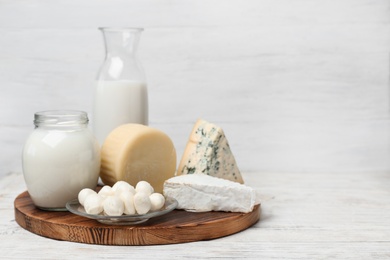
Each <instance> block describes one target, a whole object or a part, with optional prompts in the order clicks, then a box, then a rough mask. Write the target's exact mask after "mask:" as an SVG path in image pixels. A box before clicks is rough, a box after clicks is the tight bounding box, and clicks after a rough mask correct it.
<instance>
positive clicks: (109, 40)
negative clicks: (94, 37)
mask: <svg viewBox="0 0 390 260" xmlns="http://www.w3.org/2000/svg"><path fill="white" fill-rule="evenodd" d="M99 29H100V30H101V32H102V33H103V37H104V43H105V48H106V57H107V58H109V57H112V56H122V58H126V57H127V58H132V57H135V54H136V51H137V47H138V42H139V39H140V35H141V32H142V31H143V29H142V28H99Z"/></svg>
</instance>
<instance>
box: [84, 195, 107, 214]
mask: <svg viewBox="0 0 390 260" xmlns="http://www.w3.org/2000/svg"><path fill="white" fill-rule="evenodd" d="M84 209H85V212H87V213H88V214H94V215H97V214H100V213H102V211H103V199H102V197H100V196H99V195H98V194H96V193H95V194H90V195H89V196H88V197H87V198H86V199H85V201H84Z"/></svg>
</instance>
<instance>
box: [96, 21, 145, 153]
mask: <svg viewBox="0 0 390 260" xmlns="http://www.w3.org/2000/svg"><path fill="white" fill-rule="evenodd" d="M99 29H100V30H101V32H102V33H103V38H104V43H105V52H106V56H105V60H104V62H103V64H102V66H101V68H100V70H99V73H98V76H97V84H96V89H95V98H94V111H93V129H94V133H95V136H96V138H97V139H98V141H99V143H100V145H103V143H104V140H105V138H106V137H107V136H108V134H109V133H110V132H111V131H112V130H113V129H114V128H116V127H117V126H119V125H122V124H126V123H138V124H143V125H147V124H148V91H147V85H146V78H145V74H144V72H143V69H142V67H141V64H140V62H139V61H138V59H137V55H136V54H137V47H138V42H139V39H140V36H141V32H142V31H143V29H142V28H99Z"/></svg>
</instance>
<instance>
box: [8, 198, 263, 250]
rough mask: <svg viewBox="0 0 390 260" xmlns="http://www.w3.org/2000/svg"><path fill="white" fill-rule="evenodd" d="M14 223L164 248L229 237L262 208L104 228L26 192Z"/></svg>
mask: <svg viewBox="0 0 390 260" xmlns="http://www.w3.org/2000/svg"><path fill="white" fill-rule="evenodd" d="M14 207H15V220H16V222H17V223H18V224H19V225H20V226H21V227H23V228H24V229H26V230H28V231H30V232H32V233H35V234H37V235H40V236H44V237H49V238H53V239H58V240H65V241H71V242H80V243H87V244H98V245H163V244H176V243H186V242H194V241H200V240H210V239H215V238H219V237H224V236H228V235H231V234H234V233H237V232H239V231H242V230H244V229H247V228H248V227H250V226H252V225H253V224H255V223H256V222H257V221H258V220H259V219H260V205H256V206H255V208H254V209H253V211H252V212H249V213H231V212H201V213H193V212H187V211H184V210H174V211H172V212H170V213H168V214H166V215H163V216H160V217H156V218H152V219H150V220H148V221H147V222H145V223H142V224H138V225H132V226H117V225H105V224H101V223H99V222H97V221H96V220H93V219H88V218H84V217H81V216H78V215H74V214H72V213H70V212H67V211H64V212H55V211H43V210H40V209H38V208H36V207H35V206H34V204H33V202H32V200H31V198H30V196H29V194H28V192H27V191H25V192H23V193H21V194H20V195H19V196H18V197H16V199H15V201H14Z"/></svg>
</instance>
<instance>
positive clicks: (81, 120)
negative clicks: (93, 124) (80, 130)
mask: <svg viewBox="0 0 390 260" xmlns="http://www.w3.org/2000/svg"><path fill="white" fill-rule="evenodd" d="M88 121H89V119H88V114H87V113H86V112H84V111H79V110H45V111H39V112H36V113H35V114H34V125H36V126H38V125H42V124H43V125H56V126H71V125H80V124H87V123H88Z"/></svg>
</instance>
